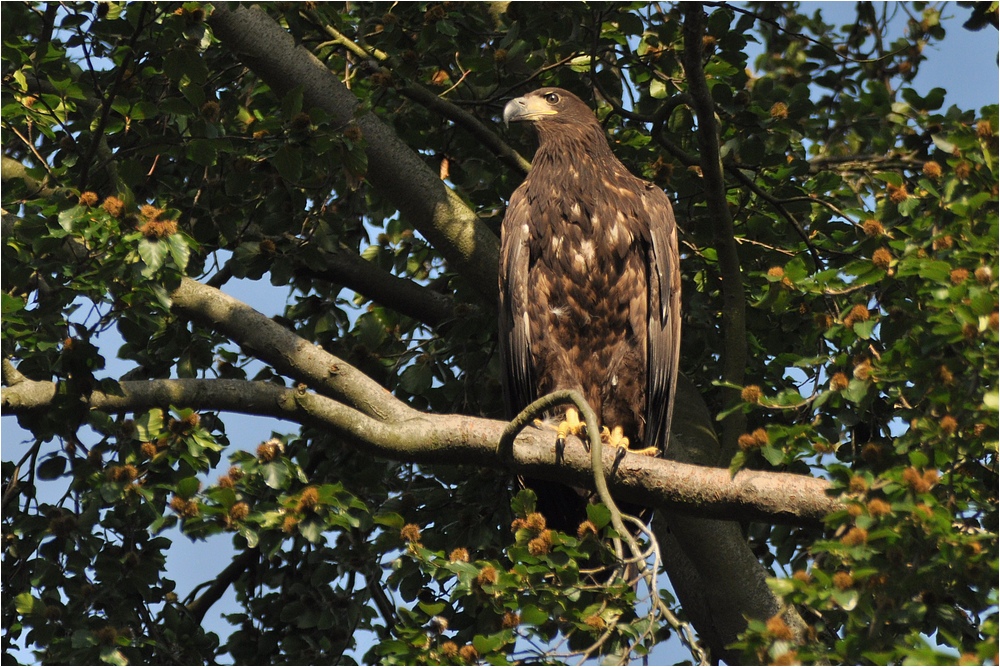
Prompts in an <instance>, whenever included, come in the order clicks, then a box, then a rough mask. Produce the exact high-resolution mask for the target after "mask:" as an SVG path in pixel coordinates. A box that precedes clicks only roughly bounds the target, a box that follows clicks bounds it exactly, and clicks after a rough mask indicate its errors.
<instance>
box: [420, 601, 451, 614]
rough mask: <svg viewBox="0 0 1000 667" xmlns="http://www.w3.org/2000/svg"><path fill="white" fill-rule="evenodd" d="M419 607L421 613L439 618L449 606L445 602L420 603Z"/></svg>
mask: <svg viewBox="0 0 1000 667" xmlns="http://www.w3.org/2000/svg"><path fill="white" fill-rule="evenodd" d="M417 606H418V607H420V611H422V612H424V613H425V614H427V615H428V616H437V615H438V614H440V613H441V612H442V611H444V609H445V607H447V606H448V605H447V604H446V603H444V602H418V603H417Z"/></svg>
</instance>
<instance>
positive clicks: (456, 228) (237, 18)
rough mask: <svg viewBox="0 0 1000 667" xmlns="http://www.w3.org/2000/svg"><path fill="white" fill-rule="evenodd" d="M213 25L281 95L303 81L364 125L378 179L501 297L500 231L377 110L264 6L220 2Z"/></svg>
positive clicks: (324, 103) (344, 116)
mask: <svg viewBox="0 0 1000 667" xmlns="http://www.w3.org/2000/svg"><path fill="white" fill-rule="evenodd" d="M208 23H209V25H210V26H211V27H212V30H213V32H214V33H215V36H216V37H217V38H218V39H219V40H220V41H221V42H222V43H223V44H224V45H225V46H226V48H228V49H229V50H230V51H232V52H233V54H234V55H236V56H237V57H238V58H240V59H241V60H242V61H243V62H244V63H245V64H246V65H247V66H248V67H249V68H250V69H252V70H253V71H254V72H255V73H256V74H257V75H258V76H259V77H260V78H261V79H263V80H264V81H265V82H267V84H268V85H269V86H271V88H272V89H274V91H275V93H276V94H278V95H284V94H286V93H288V92H289V91H291V90H292V89H294V88H296V87H298V86H301V87H302V89H303V95H304V101H305V103H306V105H307V106H309V107H312V106H316V107H320V108H322V109H323V110H324V111H325V112H326V113H328V114H329V115H330V117H331V118H332V119H333V120H335V121H336V122H340V123H343V124H345V125H346V124H347V123H350V122H354V123H356V124H357V126H358V127H360V128H361V130H362V132H363V133H364V137H365V154H366V155H367V157H368V173H367V178H368V180H369V181H370V182H371V184H372V185H373V186H374V187H375V188H376V189H378V190H379V191H380V192H381V193H382V195H384V196H385V197H386V199H388V200H389V201H390V202H392V203H393V205H394V206H396V208H397V209H398V210H399V211H400V213H401V214H402V215H403V216H404V217H405V218H406V219H407V220H408V221H410V223H412V224H413V226H414V227H416V228H417V229H418V230H420V232H421V233H422V234H423V235H424V236H425V237H427V240H428V241H430V242H431V244H433V245H434V247H435V248H437V249H438V250H439V251H440V252H441V254H442V255H444V257H445V258H446V259H447V260H448V262H449V263H450V264H451V265H452V268H453V269H454V270H456V271H458V272H459V273H461V274H462V275H463V276H464V277H465V278H467V279H468V280H469V281H470V283H472V285H473V286H474V287H475V288H476V289H478V290H479V291H480V293H481V294H482V295H483V297H484V298H486V299H487V300H489V301H495V300H496V298H497V281H496V266H497V264H498V263H499V241H498V239H497V237H496V235H494V234H493V233H492V232H491V231H490V230H489V229H488V228H487V227H486V225H484V224H483V223H482V221H480V220H479V217H478V216H477V215H476V213H475V212H474V211H472V210H471V209H470V208H469V207H468V206H467V205H466V204H465V203H464V202H463V201H462V200H461V198H460V197H459V196H458V195H457V194H455V193H454V192H453V191H452V190H450V189H449V188H447V187H446V186H445V185H444V183H443V182H442V181H441V180H440V179H439V178H438V175H437V174H436V173H434V172H433V171H432V170H431V169H430V168H429V167H428V166H427V165H426V164H424V162H423V160H421V158H420V156H419V155H417V154H416V153H415V152H414V151H413V150H412V149H411V148H410V147H409V146H407V145H406V144H404V143H403V142H401V141H400V140H399V138H398V137H397V136H396V134H395V133H394V132H393V131H392V130H391V129H390V128H389V127H387V126H386V125H385V124H384V123H383V122H382V121H381V120H379V119H378V118H377V117H376V116H375V115H374V114H372V113H371V112H365V111H362V110H361V108H360V106H361V105H360V102H359V101H358V99H357V97H355V96H354V94H353V93H352V92H351V91H350V90H349V89H348V88H347V87H346V86H344V84H343V83H341V82H340V81H339V80H338V79H337V77H336V76H334V75H333V73H332V72H330V70H329V69H327V67H326V66H325V65H323V63H322V62H320V61H319V60H318V59H316V58H315V57H314V56H313V55H312V54H311V53H309V52H308V51H307V50H306V49H305V48H303V47H301V46H297V45H296V44H295V41H294V40H293V38H292V37H291V35H289V34H288V33H287V32H286V31H284V30H282V29H281V27H280V26H278V24H277V23H275V22H274V21H273V20H272V19H271V18H270V17H269V16H268V15H267V14H266V13H265V12H264V11H263V10H261V9H259V8H257V7H250V8H247V7H242V6H238V5H232V6H229V5H225V4H219V5H216V6H215V11H214V12H213V13H212V15H211V17H210V18H209V19H208Z"/></svg>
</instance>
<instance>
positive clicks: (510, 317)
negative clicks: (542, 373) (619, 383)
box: [499, 186, 537, 419]
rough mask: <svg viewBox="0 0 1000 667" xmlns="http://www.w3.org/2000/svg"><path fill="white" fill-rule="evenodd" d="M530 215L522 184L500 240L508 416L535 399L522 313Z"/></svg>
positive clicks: (528, 334) (502, 351)
mask: <svg viewBox="0 0 1000 667" xmlns="http://www.w3.org/2000/svg"><path fill="white" fill-rule="evenodd" d="M530 217H531V213H530V209H529V206H528V202H527V198H526V197H525V196H524V187H523V186H522V187H520V188H518V189H517V190H515V191H514V194H513V195H512V196H511V198H510V205H509V206H508V207H507V214H506V215H505V216H504V220H503V227H502V230H501V241H500V323H499V326H500V359H501V363H503V364H504V373H503V391H504V403H505V405H506V408H507V417H508V418H509V419H513V418H514V417H515V416H516V415H517V413H518V412H520V411H521V410H523V409H524V408H525V406H527V405H528V404H529V403H531V402H532V401H534V400H535V398H537V397H536V396H535V393H536V391H535V384H536V383H535V380H534V369H533V368H532V364H531V327H530V324H529V322H528V318H527V316H526V315H527V312H528V266H529V265H528V262H529V259H530V253H529V250H528V239H529V225H530V222H531V220H530Z"/></svg>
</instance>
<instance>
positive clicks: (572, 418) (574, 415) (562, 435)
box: [556, 408, 587, 447]
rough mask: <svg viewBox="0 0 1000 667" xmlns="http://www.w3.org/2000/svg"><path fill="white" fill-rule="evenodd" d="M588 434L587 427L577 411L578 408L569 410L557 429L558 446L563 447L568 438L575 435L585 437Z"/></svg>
mask: <svg viewBox="0 0 1000 667" xmlns="http://www.w3.org/2000/svg"><path fill="white" fill-rule="evenodd" d="M586 432H587V425H586V424H585V423H583V422H582V421H580V413H579V412H577V411H576V408H567V409H566V416H565V417H563V420H562V421H561V422H559V425H558V426H557V427H556V433H557V434H558V435H557V436H556V445H558V446H559V447H562V446H564V445H565V444H566V436H568V435H575V436H579V437H581V438H582V437H583V435H584V434H585V433H586Z"/></svg>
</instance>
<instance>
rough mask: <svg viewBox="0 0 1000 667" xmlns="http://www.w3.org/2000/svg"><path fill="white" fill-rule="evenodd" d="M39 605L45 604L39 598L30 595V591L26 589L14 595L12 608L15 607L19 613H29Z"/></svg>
mask: <svg viewBox="0 0 1000 667" xmlns="http://www.w3.org/2000/svg"><path fill="white" fill-rule="evenodd" d="M40 606H41V607H44V606H45V605H43V604H42V601H41V600H38V599H37V598H34V597H32V595H31V593H29V592H27V591H25V592H23V593H19V594H18V595H17V596H15V597H14V609H16V610H17V613H19V614H22V615H28V614H31V613H33V612H34V611H35V609H37V608H39V607H40Z"/></svg>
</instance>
